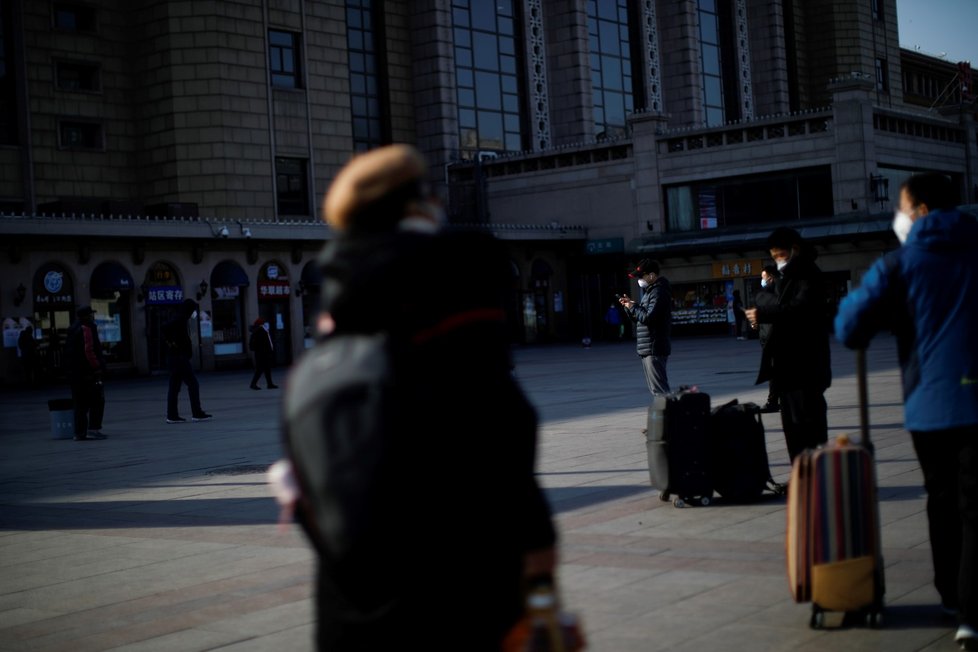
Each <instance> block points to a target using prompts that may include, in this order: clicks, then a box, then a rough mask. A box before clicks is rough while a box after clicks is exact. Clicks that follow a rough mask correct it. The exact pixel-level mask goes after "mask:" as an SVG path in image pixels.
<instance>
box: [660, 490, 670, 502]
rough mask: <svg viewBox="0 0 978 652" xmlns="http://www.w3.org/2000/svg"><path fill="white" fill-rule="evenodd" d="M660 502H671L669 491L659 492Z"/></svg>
mask: <svg viewBox="0 0 978 652" xmlns="http://www.w3.org/2000/svg"><path fill="white" fill-rule="evenodd" d="M659 500H661V501H662V502H664V503H668V502H669V500H670V496H669V492H668V491H660V492H659Z"/></svg>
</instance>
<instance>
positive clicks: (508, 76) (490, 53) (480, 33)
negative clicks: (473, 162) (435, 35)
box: [452, 0, 523, 159]
mask: <svg viewBox="0 0 978 652" xmlns="http://www.w3.org/2000/svg"><path fill="white" fill-rule="evenodd" d="M513 4H514V3H513V0H496V2H487V1H486V0H452V21H453V25H454V28H453V35H454V37H455V75H456V81H457V85H458V91H457V93H458V95H457V100H458V123H459V136H460V138H459V149H460V150H461V154H462V157H463V158H466V159H472V158H474V157H475V155H476V153H477V152H479V151H480V150H488V151H519V150H521V149H523V109H522V99H521V97H520V76H519V72H518V71H519V68H520V65H519V64H520V61H519V54H518V52H517V50H518V48H517V45H516V44H517V43H519V42H520V40H519V35H518V34H517V23H518V17H517V15H516V14H515V12H514V8H513Z"/></svg>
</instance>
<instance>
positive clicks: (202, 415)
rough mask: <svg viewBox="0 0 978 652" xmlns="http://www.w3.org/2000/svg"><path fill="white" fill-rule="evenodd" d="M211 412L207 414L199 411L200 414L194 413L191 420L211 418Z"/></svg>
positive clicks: (212, 416)
mask: <svg viewBox="0 0 978 652" xmlns="http://www.w3.org/2000/svg"><path fill="white" fill-rule="evenodd" d="M213 418H214V415H213V414H207V413H206V412H201V413H200V414H195V415H194V417H193V420H194V421H195V422H197V421H207V420H208V419H213Z"/></svg>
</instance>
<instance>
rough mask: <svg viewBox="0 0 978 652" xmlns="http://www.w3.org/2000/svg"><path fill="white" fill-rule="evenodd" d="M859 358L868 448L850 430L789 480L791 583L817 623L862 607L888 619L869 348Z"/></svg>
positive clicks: (808, 456) (870, 619)
mask: <svg viewBox="0 0 978 652" xmlns="http://www.w3.org/2000/svg"><path fill="white" fill-rule="evenodd" d="M857 356H858V357H857V367H858V368H859V380H860V402H861V406H860V417H861V421H862V430H863V443H864V445H862V446H856V445H853V444H852V443H850V442H849V441H848V438H847V437H846V436H844V435H843V436H841V437H839V440H838V441H836V442H835V443H834V444H830V445H828V446H825V447H822V448H819V449H816V450H806V451H804V452H802V453H801V454H799V455H798V456H797V457H796V458H795V462H794V465H793V467H792V470H791V480H790V482H789V484H788V508H787V515H788V525H787V537H786V556H787V561H788V582H789V585H790V588H791V592H792V595H793V597H794V599H795V601H796V602H809V601H810V602H811V603H812V616H811V621H810V625H811V627H812V628H819V627H821V626H822V625H823V623H824V612H826V611H845V612H850V613H851V612H857V613H859V614H860V615H862V616H863V617H864V618H865V620H866V623H867V624H868V625H870V626H871V627H877V626H879V625H880V624H881V623H882V615H883V593H884V581H883V562H882V556H881V546H880V523H879V502H878V499H877V495H876V476H875V467H874V464H873V453H872V445H871V444H870V441H869V427H868V419H867V418H866V412H867V411H866V409H865V406H866V403H865V372H864V366H865V363H864V359H863V355H862V352H858V354H857Z"/></svg>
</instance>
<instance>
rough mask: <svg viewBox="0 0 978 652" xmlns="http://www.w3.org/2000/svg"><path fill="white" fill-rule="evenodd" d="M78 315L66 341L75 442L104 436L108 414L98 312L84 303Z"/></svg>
mask: <svg viewBox="0 0 978 652" xmlns="http://www.w3.org/2000/svg"><path fill="white" fill-rule="evenodd" d="M76 315H77V317H78V319H77V320H76V321H75V323H73V324H72V325H71V326H70V327H69V328H68V337H67V339H66V340H65V365H66V366H67V371H68V380H69V381H70V382H71V400H72V403H73V404H74V408H75V441H88V440H90V439H104V436H103V435H102V417H103V415H104V414H105V391H104V387H103V385H102V374H103V372H104V371H105V359H104V358H103V357H102V344H101V342H99V339H98V329H97V328H96V327H95V319H94V315H95V311H94V310H92V308H91V306H82V307H81V308H79V309H78V311H77V313H76Z"/></svg>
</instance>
